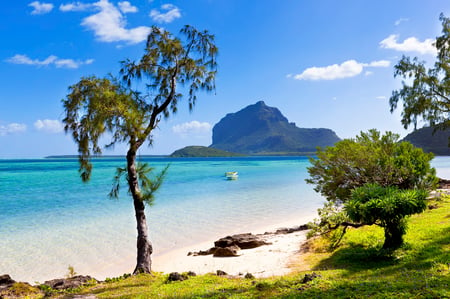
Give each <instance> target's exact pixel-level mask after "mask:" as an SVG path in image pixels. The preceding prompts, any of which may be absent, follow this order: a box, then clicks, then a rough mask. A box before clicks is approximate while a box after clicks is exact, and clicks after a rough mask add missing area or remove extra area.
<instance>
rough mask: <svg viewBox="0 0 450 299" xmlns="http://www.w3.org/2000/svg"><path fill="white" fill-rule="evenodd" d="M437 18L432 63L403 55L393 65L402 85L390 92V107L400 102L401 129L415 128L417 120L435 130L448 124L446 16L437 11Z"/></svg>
mask: <svg viewBox="0 0 450 299" xmlns="http://www.w3.org/2000/svg"><path fill="white" fill-rule="evenodd" d="M440 20H441V22H442V35H441V36H439V37H437V38H436V42H435V46H436V49H437V57H436V61H435V63H434V66H432V67H427V66H426V63H425V62H424V61H419V59H418V58H417V57H414V58H410V57H406V56H403V57H402V59H401V60H400V61H399V62H398V63H397V65H395V73H394V76H395V77H400V78H402V79H403V81H402V88H401V89H399V90H395V91H393V92H392V96H391V98H390V106H391V112H393V111H394V110H395V109H396V108H397V106H398V103H399V102H401V103H402V106H403V112H402V124H403V125H404V127H405V128H407V127H408V126H409V125H411V124H413V125H414V127H416V125H417V123H418V121H420V120H423V121H425V122H426V123H428V124H429V125H430V126H432V127H435V128H436V129H447V128H449V127H450V120H449V113H450V19H449V18H447V17H445V16H444V15H443V14H441V15H440Z"/></svg>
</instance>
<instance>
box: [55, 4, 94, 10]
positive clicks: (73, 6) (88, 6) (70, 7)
mask: <svg viewBox="0 0 450 299" xmlns="http://www.w3.org/2000/svg"><path fill="white" fill-rule="evenodd" d="M93 7H94V5H92V4H86V3H81V2H72V3H68V4H61V5H60V6H59V10H60V11H63V12H67V11H86V10H90V9H92V8H93Z"/></svg>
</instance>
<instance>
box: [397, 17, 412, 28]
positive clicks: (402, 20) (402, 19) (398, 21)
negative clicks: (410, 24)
mask: <svg viewBox="0 0 450 299" xmlns="http://www.w3.org/2000/svg"><path fill="white" fill-rule="evenodd" d="M407 21H409V19H407V18H400V19H398V20H397V21H395V23H394V24H395V26H398V25H400V24H401V23H403V22H407Z"/></svg>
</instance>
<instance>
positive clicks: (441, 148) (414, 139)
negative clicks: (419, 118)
mask: <svg viewBox="0 0 450 299" xmlns="http://www.w3.org/2000/svg"><path fill="white" fill-rule="evenodd" d="M433 130H434V129H433V128H430V127H424V128H422V129H418V130H415V131H414V132H412V133H410V134H408V135H407V136H406V137H405V138H404V139H403V140H404V141H409V142H411V143H412V144H413V145H414V146H417V147H420V148H422V149H423V150H424V151H426V152H432V153H434V154H435V155H438V156H439V155H441V156H449V155H450V148H449V146H448V145H449V137H450V130H446V131H442V130H438V131H436V132H435V133H434V134H433Z"/></svg>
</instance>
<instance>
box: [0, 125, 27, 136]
mask: <svg viewBox="0 0 450 299" xmlns="http://www.w3.org/2000/svg"><path fill="white" fill-rule="evenodd" d="M26 130H27V126H26V125H25V124H19V123H10V124H7V125H0V136H6V135H9V134H15V133H22V132H25V131H26Z"/></svg>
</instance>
